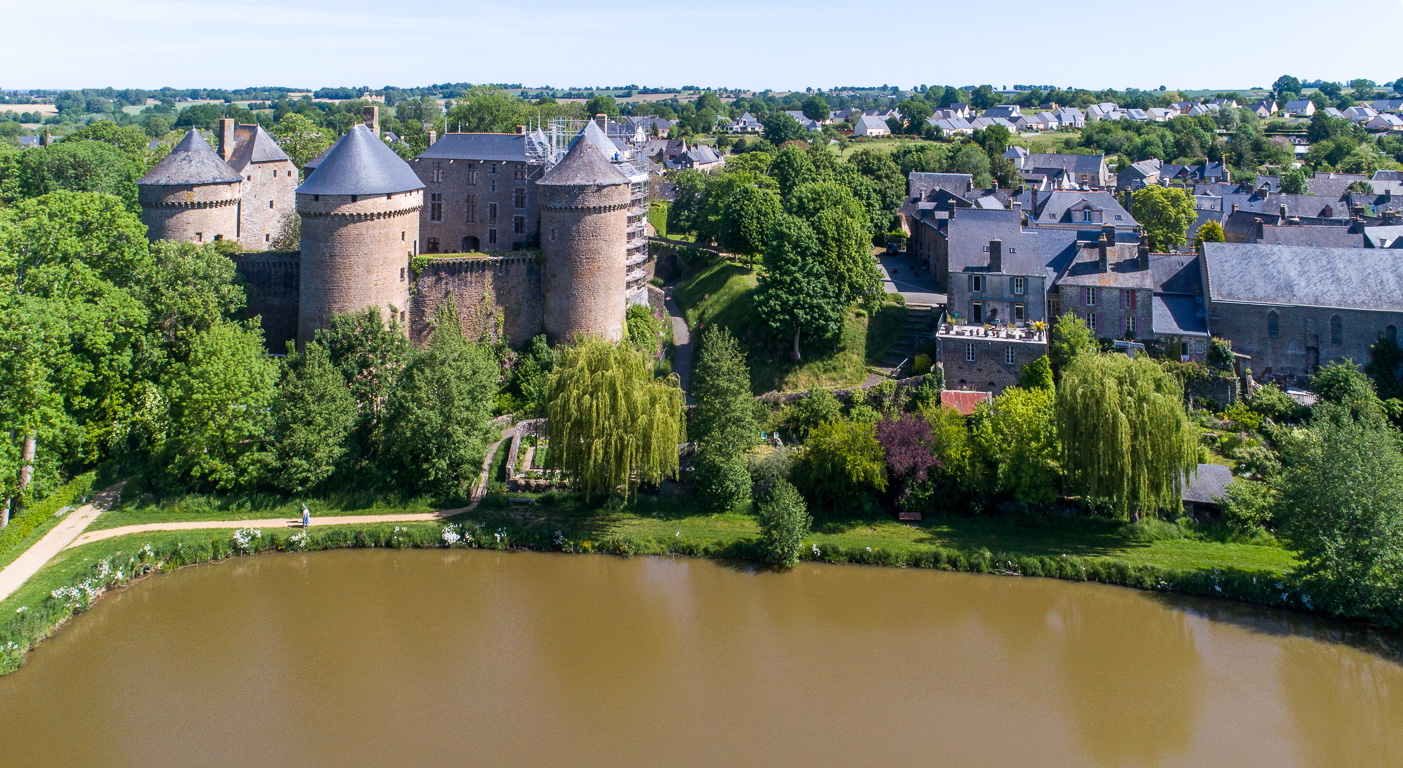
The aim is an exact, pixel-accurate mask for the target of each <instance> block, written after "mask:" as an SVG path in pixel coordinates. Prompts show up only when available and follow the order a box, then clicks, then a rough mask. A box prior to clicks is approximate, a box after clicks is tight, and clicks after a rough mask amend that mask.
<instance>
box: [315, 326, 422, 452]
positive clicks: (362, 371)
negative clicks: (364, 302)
mask: <svg viewBox="0 0 1403 768" xmlns="http://www.w3.org/2000/svg"><path fill="white" fill-rule="evenodd" d="M316 342H317V344H319V345H321V346H322V347H325V348H326V351H327V354H328V355H329V356H330V358H331V364H332V365H334V366H336V368H337V369H338V370H340V371H341V376H342V377H343V378H345V379H346V385H347V386H348V387H350V390H351V396H352V397H353V398H355V400H356V413H357V419H356V428H355V431H354V432H353V433H352V435H351V448H350V450H351V457H350V458H351V462H352V464H353V465H354V466H358V467H359V468H360V469H362V470H364V471H366V472H373V471H375V467H374V466H373V465H375V464H377V463H378V461H377V459H378V456H379V454H380V448H381V444H382V442H383V439H384V429H385V410H386V405H387V398H388V396H389V394H390V392H391V391H393V390H394V389H395V388H396V387H397V386H398V382H399V377H400V374H402V373H403V372H404V367H405V365H406V364H408V362H409V338H408V337H407V336H406V335H405V332H404V330H403V329H402V328H401V326H400V325H399V318H398V316H397V315H394V314H391V315H390V317H389V323H388V324H387V323H386V322H385V320H384V318H383V317H382V316H381V315H380V308H379V307H369V308H367V309H366V310H365V311H364V312H357V313H354V314H344V315H336V316H335V317H333V318H332V319H331V327H329V328H324V329H319V330H318V331H317V334H316Z"/></svg>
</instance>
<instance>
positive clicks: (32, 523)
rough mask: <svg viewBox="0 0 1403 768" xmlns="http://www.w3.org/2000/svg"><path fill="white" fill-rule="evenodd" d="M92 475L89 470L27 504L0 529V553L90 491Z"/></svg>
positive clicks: (3, 552) (16, 543)
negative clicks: (43, 496)
mask: <svg viewBox="0 0 1403 768" xmlns="http://www.w3.org/2000/svg"><path fill="white" fill-rule="evenodd" d="M93 477H94V475H93V473H91V472H89V473H87V474H84V475H79V476H78V477H75V478H73V479H72V480H69V481H68V482H67V483H65V484H64V485H63V486H61V487H60V488H58V489H57V490H55V491H54V492H53V493H51V494H49V495H48V496H46V497H45V498H44V499H43V500H42V501H38V502H35V503H34V504H31V505H29V506H28V507H27V508H25V509H24V510H22V511H21V512H20V514H18V515H16V516H15V517H14V518H13V519H12V520H10V524H9V525H7V526H5V527H4V528H3V529H0V555H3V554H5V553H6V552H8V551H9V550H10V549H12V548H13V547H15V546H16V545H18V544H19V543H20V542H21V541H23V540H24V538H25V537H26V536H28V535H29V534H31V533H33V532H34V529H35V528H38V527H39V526H41V525H43V524H44V523H45V522H46V521H47V520H48V519H49V518H51V517H53V516H54V513H56V512H58V511H59V510H60V509H62V508H63V507H65V506H69V505H72V504H75V503H76V502H77V501H78V500H79V499H81V498H82V497H83V496H84V495H86V494H87V493H88V492H89V491H91V490H92V485H93Z"/></svg>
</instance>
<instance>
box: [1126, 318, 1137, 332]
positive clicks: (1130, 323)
mask: <svg viewBox="0 0 1403 768" xmlns="http://www.w3.org/2000/svg"><path fill="white" fill-rule="evenodd" d="M1125 333H1126V335H1127V336H1134V335H1135V316H1134V315H1126V316H1125Z"/></svg>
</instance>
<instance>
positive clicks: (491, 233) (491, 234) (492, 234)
mask: <svg viewBox="0 0 1403 768" xmlns="http://www.w3.org/2000/svg"><path fill="white" fill-rule="evenodd" d="M487 242H489V243H492V244H493V245H496V244H497V230H495V229H489V230H487Z"/></svg>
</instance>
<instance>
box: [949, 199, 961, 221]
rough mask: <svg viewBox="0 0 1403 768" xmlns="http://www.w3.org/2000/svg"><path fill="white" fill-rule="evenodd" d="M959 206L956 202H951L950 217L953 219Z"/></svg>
mask: <svg viewBox="0 0 1403 768" xmlns="http://www.w3.org/2000/svg"><path fill="white" fill-rule="evenodd" d="M958 208H959V206H958V205H955V204H954V203H951V204H950V218H952V219H953V218H955V211H956V209H958Z"/></svg>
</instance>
